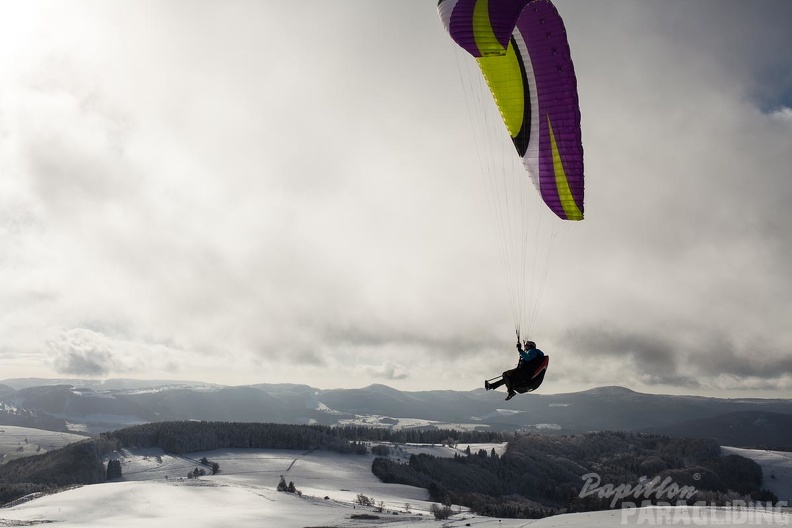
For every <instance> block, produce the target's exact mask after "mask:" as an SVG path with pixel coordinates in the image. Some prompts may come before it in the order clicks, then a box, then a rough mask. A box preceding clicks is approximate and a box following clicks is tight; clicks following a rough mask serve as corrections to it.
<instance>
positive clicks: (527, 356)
mask: <svg viewBox="0 0 792 528" xmlns="http://www.w3.org/2000/svg"><path fill="white" fill-rule="evenodd" d="M519 353H520V357H521V358H522V360H523V361H525V362H528V361H531V360H532V359H536V358H537V357H543V356H544V352H542V351H541V350H539V349H538V348H529V349H528V350H523V349H522V348H520V350H519Z"/></svg>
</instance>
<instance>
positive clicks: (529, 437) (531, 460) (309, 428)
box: [0, 421, 777, 518]
mask: <svg viewBox="0 0 792 528" xmlns="http://www.w3.org/2000/svg"><path fill="white" fill-rule="evenodd" d="M503 442H508V447H507V449H506V451H505V453H504V454H503V455H499V454H498V453H497V452H496V449H495V448H494V446H493V448H489V449H483V448H482V449H478V450H477V451H475V452H473V451H471V449H470V446H469V445H468V446H467V449H464V447H463V446H465V444H479V445H481V444H485V445H486V444H488V443H493V444H495V443H498V444H500V443H503ZM405 443H420V444H446V445H452V446H456V447H458V448H462V450H461V451H460V453H459V454H457V455H456V456H454V457H452V458H441V457H434V456H430V455H423V454H421V455H411V456H410V457H409V459H397V460H394V458H395V457H393V456H390V455H391V453H392V447H393V446H394V445H398V444H405ZM135 447H138V448H146V447H159V448H161V449H163V450H165V451H167V452H170V453H174V454H184V453H192V452H199V451H210V450H213V449H225V448H260V449H262V448H264V449H301V450H306V451H308V450H315V449H325V450H330V451H335V452H339V453H344V454H349V455H350V456H357V455H362V454H368V453H369V452H370V453H372V454H374V455H375V457H376V458H374V460H373V463H372V472H373V473H374V474H375V475H376V476H377V477H378V478H379V479H380V480H382V481H383V482H388V483H399V484H407V485H411V486H417V487H422V488H425V489H427V490H428V492H429V495H430V498H431V500H432V501H435V502H437V503H440V504H443V505H449V504H452V503H453V504H460V505H463V506H467V507H469V508H470V509H471V510H472V511H473V512H475V513H478V514H480V515H487V516H495V517H520V518H538V517H544V516H547V515H553V514H556V513H561V512H578V511H588V510H600V509H608V508H612V507H618V506H619V504H620V503H621V502H622V500H621V499H619V500H616V499H614V498H613V494H612V493H611V494H607V493H602V491H603V490H608V489H611V490H612V489H614V488H616V487H618V486H637V485H638V484H640V483H642V482H643V483H645V482H651V481H652V479H656V481H657V482H661V481H662V482H670V483H673V485H675V486H677V487H686V488H685V489H689V490H692V491H693V492H692V493H690V494H689V496H681V497H669V496H668V494H666V495H663V494H662V493H655V494H651V495H650V494H648V493H647V494H646V496H645V497H644V496H641V497H639V499H636V498H634V497H628V498H625V499H623V500H624V501H632V502H637V503H641V502H643V501H644V500H649V501H650V502H653V503H656V502H658V501H659V502H671V503H675V502H676V500H669V499H680V498H681V499H684V500H685V501H687V502H688V503H693V502H697V501H706V502H708V503H716V504H721V503H724V502H725V501H730V500H737V499H739V500H758V501H777V498H776V497H775V496H773V495H772V494H771V493H769V492H767V491H764V490H762V483H763V475H762V470H761V467H760V466H759V465H758V464H756V463H755V462H753V461H751V460H748V459H746V458H743V457H739V456H736V455H729V456H721V451H720V447H719V444H718V442H717V441H716V440H714V439H681V438H669V437H666V436H661V435H653V434H641V433H624V432H595V433H587V434H581V435H570V436H562V435H541V434H536V433H527V434H522V433H514V432H512V433H499V432H493V431H456V430H444V429H435V428H432V429H401V430H390V429H384V428H376V427H364V426H349V427H330V426H323V425H291V424H275V423H240V422H195V421H189V422H157V423H149V424H143V425H137V426H132V427H128V428H125V429H120V430H117V431H113V432H109V433H103V434H102V435H100V436H99V437H96V438H92V439H89V440H84V441H82V442H78V443H75V444H70V445H68V446H66V447H64V448H63V449H59V450H56V451H52V452H49V453H46V454H42V455H34V456H31V457H27V458H22V459H18V460H13V461H11V462H9V463H7V464H4V465H2V466H0V504H2V503H6V502H9V501H11V500H14V499H16V498H18V497H20V496H22V495H24V494H26V493H32V492H46V491H50V490H53V489H56V488H58V487H59V486H67V485H71V484H93V483H98V482H104V481H105V480H107V479H109V478H119V477H120V467H118V468H116V467H115V466H110V465H108V466H107V467H106V466H105V465H104V463H103V461H104V459H105V458H106V455H107V454H108V453H110V452H112V451H114V450H118V449H122V448H135ZM587 477H588V480H587ZM593 481H595V488H594V491H591V489H590V488H591V482H593ZM586 486H589V489H587V488H586Z"/></svg>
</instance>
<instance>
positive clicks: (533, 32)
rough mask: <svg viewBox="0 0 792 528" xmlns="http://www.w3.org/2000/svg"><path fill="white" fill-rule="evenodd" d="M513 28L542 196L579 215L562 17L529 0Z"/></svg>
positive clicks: (578, 163)
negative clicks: (526, 78) (525, 69)
mask: <svg viewBox="0 0 792 528" xmlns="http://www.w3.org/2000/svg"><path fill="white" fill-rule="evenodd" d="M517 30H518V31H519V32H520V33H521V34H522V37H523V39H524V41H525V45H526V48H527V49H528V54H529V56H530V58H531V59H530V60H531V66H532V69H533V74H534V80H535V82H536V88H535V89H536V100H537V103H538V116H539V188H540V191H541V193H542V199H543V200H544V201H545V203H546V204H547V205H548V206H549V207H550V209H552V210H553V212H555V213H556V214H557V215H558V216H559V217H561V218H564V219H575V220H579V219H582V215H583V194H584V183H583V144H582V141H581V131H580V106H579V103H578V93H577V79H576V77H575V69H574V67H573V65H572V58H571V55H570V52H569V43H568V41H567V35H566V28H565V27H564V22H563V20H561V16H560V15H559V14H558V11H557V10H556V8H555V6H554V5H553V4H552V3H550V1H549V0H534V1H533V2H531V3H529V4H528V6H527V7H526V8H525V9H524V10H523V12H522V13H521V15H520V17H519V19H518V20H517ZM551 127H552V137H551ZM553 139H554V140H555V146H556V148H555V149H553V145H552V140H553ZM554 152H555V153H556V155H557V156H558V157H559V158H560V162H561V166H562V167H563V174H559V172H558V169H559V167H558V166H557V165H556V163H555V160H554ZM567 188H568V191H567ZM564 202H566V203H564ZM578 211H579V213H578Z"/></svg>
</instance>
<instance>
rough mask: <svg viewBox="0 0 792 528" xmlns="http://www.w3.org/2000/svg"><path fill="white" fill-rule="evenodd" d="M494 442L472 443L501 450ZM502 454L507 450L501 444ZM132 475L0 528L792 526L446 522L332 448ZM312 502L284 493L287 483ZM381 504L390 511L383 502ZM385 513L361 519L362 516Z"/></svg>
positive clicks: (134, 459) (698, 518) (21, 512)
mask: <svg viewBox="0 0 792 528" xmlns="http://www.w3.org/2000/svg"><path fill="white" fill-rule="evenodd" d="M466 447H467V445H459V446H457V447H456V449H454V448H449V447H442V446H419V445H414V444H408V445H406V446H403V449H404V451H403V452H398V453H399V454H402V453H403V454H405V455H406V456H409V454H410V453H414V452H431V453H432V454H439V453H443V454H444V456H453V453H454V452H460V451H464V449H465V448H466ZM492 447H493V445H490V444H486V445H471V451H473V452H476V451H477V450H478V449H479V448H483V449H486V450H487V451H489V450H491V449H492ZM494 447H495V448H496V452H497V451H499V450H501V449H504V448H505V445H500V444H497V445H495V446H494ZM114 456H115V457H116V458H119V459H120V460H121V461H122V469H123V473H124V478H123V479H122V481H119V482H109V483H105V484H97V485H93V486H83V487H80V488H76V489H72V490H69V491H64V492H61V493H57V494H54V495H49V496H45V497H41V498H38V499H35V500H31V501H29V502H25V503H22V504H19V505H17V506H14V507H11V508H4V509H0V527H2V526H30V525H34V524H39V523H54V525H55V526H58V527H62V528H76V527H80V528H105V527H107V526H113V527H116V528H148V527H152V528H154V527H156V528H165V527H168V528H170V527H174V526H190V527H197V528H201V527H206V528H210V527H211V528H215V527H222V526H228V527H233V528H248V527H250V528H252V527H256V528H259V527H261V526H267V527H277V528H309V527H312V528H318V527H338V528H349V527H372V526H380V525H387V526H388V527H392V528H407V527H409V528H429V527H443V528H457V527H460V528H461V527H465V526H473V527H478V528H494V527H496V526H497V527H501V528H519V527H526V526H531V527H532V528H560V527H566V528H605V527H612V526H618V525H624V526H676V525H683V526H685V525H697V526H719V527H722V528H728V527H736V526H764V525H771V526H772V525H790V524H792V515H791V514H790V513H789V512H771V513H760V512H757V511H754V510H732V509H724V508H711V507H702V508H696V507H679V508H674V507H666V508H663V507H652V508H635V509H631V510H611V511H602V512H593V513H585V514H568V515H558V516H555V517H549V518H546V519H541V520H535V521H534V520H526V519H492V518H486V517H479V516H475V515H472V514H470V513H469V512H466V511H464V510H462V511H460V510H459V508H458V507H454V511H455V512H458V513H456V514H455V515H453V516H452V517H451V518H450V519H448V520H446V521H436V520H434V517H433V516H432V515H431V514H430V513H429V507H430V505H431V503H430V502H428V500H427V499H428V495H427V492H426V490H424V489H420V488H414V487H411V486H403V485H397V484H384V483H382V482H380V481H379V480H378V479H377V478H376V477H375V476H374V475H372V473H371V461H372V460H373V456H371V455H339V454H335V453H330V452H326V451H314V452H303V451H292V450H270V449H255V450H253V449H226V450H215V451H208V452H205V453H191V454H189V455H188V456H172V455H167V454H165V453H163V452H162V451H161V450H155V449H150V450H125V451H123V452H120V453H116V454H115V455H114ZM204 456H205V457H206V458H207V459H209V461H211V462H217V463H218V464H219V465H220V473H218V474H217V475H214V476H210V475H207V476H204V477H200V478H199V479H188V478H187V473H188V472H189V471H191V470H193V469H195V468H196V467H198V466H199V464H198V462H197V461H198V460H199V459H200V458H202V457H204ZM281 475H283V477H284V479H285V480H286V481H287V482H289V481H291V482H294V485H295V487H296V488H297V490H299V491H300V492H301V493H302V495H301V496H298V495H296V494H290V493H283V492H278V491H276V486H277V484H278V482H279V481H280V476H281ZM359 494H362V495H365V496H366V497H369V498H371V499H373V501H374V503H375V505H376V506H380V505H381V506H382V508H383V511H382V512H378V511H376V508H375V507H372V506H360V505H359V504H357V501H356V499H357V497H358V495H359ZM380 503H381V504H380ZM362 514H365V515H368V516H376V518H369V519H359V518H355V516H358V515H362Z"/></svg>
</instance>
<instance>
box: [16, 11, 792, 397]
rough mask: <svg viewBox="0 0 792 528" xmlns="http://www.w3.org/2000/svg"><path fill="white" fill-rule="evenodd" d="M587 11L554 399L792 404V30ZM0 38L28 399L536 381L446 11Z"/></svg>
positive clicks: (263, 14) (557, 258) (65, 24)
mask: <svg viewBox="0 0 792 528" xmlns="http://www.w3.org/2000/svg"><path fill="white" fill-rule="evenodd" d="M558 8H559V11H560V12H561V14H562V16H563V17H564V19H565V22H566V26H567V30H568V35H569V39H570V45H571V48H572V54H573V58H574V60H575V66H576V71H577V74H578V84H579V90H580V99H581V111H582V114H583V136H584V142H585V152H586V174H587V219H586V220H585V221H584V222H582V223H580V224H579V225H575V226H572V227H570V228H569V229H568V230H567V231H565V232H564V235H563V237H562V239H561V240H560V242H559V243H558V245H557V246H556V248H555V251H554V253H553V255H552V260H551V264H550V265H549V271H550V273H549V274H548V276H547V279H546V281H545V282H543V283H542V284H543V285H544V293H543V296H542V297H541V303H540V304H538V306H539V309H538V310H537V317H536V323H535V325H534V327H533V328H534V330H535V332H534V336H533V337H534V338H535V339H536V340H537V342H539V345H540V348H543V349H544V350H545V351H546V352H547V353H548V354H551V356H552V357H553V362H552V370H553V372H555V373H557V376H552V377H551V376H548V379H547V381H546V386H547V390H548V391H560V390H574V389H576V388H585V387H589V386H592V385H627V386H630V387H633V388H636V389H651V390H661V391H696V392H700V393H711V392H717V393H718V394H724V393H732V392H733V393H735V394H738V393H740V392H739V391H740V390H744V389H750V390H751V391H754V392H756V393H762V394H788V390H789V389H790V388H792V380H790V377H789V376H788V375H787V374H785V372H790V368H789V367H790V364H789V362H790V360H789V358H790V351H792V330H790V328H789V325H788V321H789V320H792V303H790V302H789V301H790V299H792V280H790V275H789V272H788V270H789V262H790V261H791V260H792V234H791V233H792V231H791V230H790V229H789V226H791V225H792V212H790V208H789V207H788V204H787V202H788V197H789V196H791V195H792V180H791V179H790V178H789V167H790V166H792V152H790V149H789V145H790V144H792V113H790V112H792V110H790V105H792V77H791V76H790V72H792V59H790V54H789V53H787V51H788V50H789V49H792V35H790V32H789V31H788V27H787V26H788V24H786V23H785V21H787V20H790V19H792V12H791V11H792V9H791V8H790V7H789V6H787V5H786V4H784V3H780V2H770V1H758V2H753V3H750V4H746V3H744V2H733V1H727V2H698V3H696V4H695V5H691V4H689V3H688V2H681V1H671V2H663V3H657V2H648V1H647V2H633V3H630V4H629V5H625V4H624V3H623V2H608V1H603V2H597V3H596V4H585V3H583V4H581V3H572V2H562V1H560V0H559V2H558ZM307 11H310V12H311V13H312V15H311V16H310V17H306V15H305V14H306V12H307ZM0 35H2V36H0V64H3V67H2V69H0V247H2V248H3V249H2V251H1V252H0V278H1V279H2V280H0V314H2V315H0V335H2V336H3V340H4V341H3V342H2V343H0V351H2V355H0V368H2V370H3V372H5V373H7V374H6V376H7V377H11V376H44V375H48V374H55V373H58V374H69V375H75V376H97V377H104V376H114V375H120V374H124V375H128V376H138V377H163V376H168V375H170V376H178V377H185V378H188V379H204V380H205V381H210V382H212V381H216V382H220V383H231V384H235V383H254V382H268V381H287V382H300V383H308V384H313V385H315V386H319V387H323V388H325V387H333V386H361V385H366V384H368V383H370V382H372V381H375V380H377V379H385V380H389V381H390V382H393V385H394V386H397V387H399V388H406V389H428V388H446V387H447V388H455V389H465V388H475V387H478V386H479V385H480V379H483V378H484V377H491V376H492V375H496V374H497V373H498V372H500V371H502V370H505V369H506V368H509V366H510V364H511V363H512V362H513V361H515V360H516V356H515V355H514V353H513V345H512V344H511V341H512V339H513V338H512V336H513V328H512V327H511V320H510V318H509V313H508V299H507V295H506V293H505V292H504V289H505V287H504V284H503V273H502V271H501V268H500V265H501V263H500V258H501V257H500V254H499V248H498V246H497V244H496V243H495V239H496V238H497V229H498V228H497V226H494V225H493V223H492V220H491V214H490V213H491V211H490V210H489V209H488V202H487V200H486V198H485V196H484V193H483V187H482V180H481V176H480V174H479V167H480V164H479V161H478V158H477V157H476V154H475V145H474V144H473V143H472V139H471V137H472V136H471V133H470V116H469V115H468V113H467V110H466V102H465V98H464V91H463V89H462V86H461V84H463V83H460V68H459V67H458V64H457V62H458V61H460V60H466V59H467V58H466V57H463V56H461V55H460V54H458V53H457V51H455V49H454V47H453V44H452V43H451V42H450V40H449V39H448V38H447V36H446V35H445V34H444V32H443V30H442V27H441V25H440V23H439V21H438V20H437V17H436V14H435V12H434V6H433V5H431V3H426V2H418V1H410V2H401V3H398V4H394V5H390V4H389V5H384V4H383V5H379V4H376V3H375V4H373V5H372V3H370V2H363V1H360V2H348V3H345V4H344V5H343V6H338V5H334V6H332V7H331V6H329V5H328V4H326V3H324V2H321V1H316V2H308V3H307V4H306V3H300V5H299V6H297V5H294V6H292V5H290V4H287V3H284V4H274V3H264V4H256V5H254V4H244V3H242V4H240V3H231V4H224V5H210V4H207V5H204V6H202V7H200V8H196V9H194V8H192V7H191V8H189V9H188V8H187V7H186V6H183V5H180V4H179V3H177V2H161V3H158V4H151V5H147V6H134V5H131V4H130V5H125V6H121V5H112V4H107V3H104V2H76V3H70V5H69V6H65V5H60V4H59V3H57V2H30V3H25V4H24V5H14V6H13V7H12V5H11V4H9V3H4V4H2V6H0ZM462 70H463V73H462V76H463V82H465V79H464V76H465V75H467V74H468V73H466V72H468V70H467V69H466V67H463V68H462ZM473 73H475V72H473ZM21 358H24V359H21ZM774 391H775V392H774Z"/></svg>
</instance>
